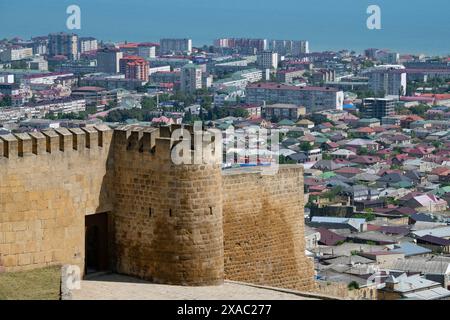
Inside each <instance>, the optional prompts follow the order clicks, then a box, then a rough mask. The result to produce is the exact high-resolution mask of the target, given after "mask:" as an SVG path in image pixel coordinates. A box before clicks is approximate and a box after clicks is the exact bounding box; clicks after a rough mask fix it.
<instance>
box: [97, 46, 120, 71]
mask: <svg viewBox="0 0 450 320" xmlns="http://www.w3.org/2000/svg"><path fill="white" fill-rule="evenodd" d="M122 58H123V53H122V52H120V50H119V49H115V48H105V49H101V50H98V51H97V71H98V72H103V73H110V74H115V73H119V72H120V64H119V62H120V59H122Z"/></svg>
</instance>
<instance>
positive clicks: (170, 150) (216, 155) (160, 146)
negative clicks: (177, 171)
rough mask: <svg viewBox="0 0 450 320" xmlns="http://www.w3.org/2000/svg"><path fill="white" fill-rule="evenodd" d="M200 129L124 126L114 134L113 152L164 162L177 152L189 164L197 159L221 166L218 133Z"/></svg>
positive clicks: (180, 126) (174, 126)
mask: <svg viewBox="0 0 450 320" xmlns="http://www.w3.org/2000/svg"><path fill="white" fill-rule="evenodd" d="M201 129H202V128H200V130H198V131H195V130H194V127H193V126H190V125H171V126H167V127H160V128H153V127H143V126H134V125H130V126H123V127H119V128H117V129H115V130H114V142H115V148H117V149H118V150H122V151H123V150H127V151H131V152H133V151H134V152H140V153H144V154H145V153H146V154H148V153H150V154H152V155H154V156H155V157H159V158H160V159H166V160H167V159H170V158H171V156H172V155H173V154H174V149H177V150H178V151H179V152H176V154H177V155H179V156H180V157H184V160H186V161H189V159H190V160H191V161H190V162H192V163H194V162H195V161H194V160H196V159H197V160H199V161H200V160H202V162H204V163H221V161H222V146H221V139H220V138H221V132H220V131H216V132H215V131H213V130H207V131H203V130H201ZM177 150H175V151H177ZM182 151H185V152H187V151H190V153H189V154H183V152H182ZM186 156H188V158H186ZM185 163H186V162H185ZM196 163H197V162H196Z"/></svg>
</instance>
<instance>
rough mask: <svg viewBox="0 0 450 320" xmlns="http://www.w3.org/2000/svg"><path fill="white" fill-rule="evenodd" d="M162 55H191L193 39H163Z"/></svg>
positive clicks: (161, 44) (161, 43)
mask: <svg viewBox="0 0 450 320" xmlns="http://www.w3.org/2000/svg"><path fill="white" fill-rule="evenodd" d="M160 51H161V54H191V53H192V39H161V41H160Z"/></svg>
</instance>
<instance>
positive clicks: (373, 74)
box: [364, 65, 406, 96]
mask: <svg viewBox="0 0 450 320" xmlns="http://www.w3.org/2000/svg"><path fill="white" fill-rule="evenodd" d="M364 73H365V74H367V75H368V77H369V89H370V90H372V91H373V92H374V93H375V94H376V95H384V96H403V95H405V94H406V70H405V67H404V66H402V65H380V66H377V67H374V68H371V69H369V70H367V71H365V72H364Z"/></svg>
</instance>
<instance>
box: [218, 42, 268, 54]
mask: <svg viewBox="0 0 450 320" xmlns="http://www.w3.org/2000/svg"><path fill="white" fill-rule="evenodd" d="M214 46H215V47H216V48H228V49H234V50H235V51H237V52H238V53H241V54H251V55H254V54H257V53H258V52H262V51H265V50H267V49H268V45H267V39H250V38H222V39H216V40H215V41H214Z"/></svg>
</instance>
